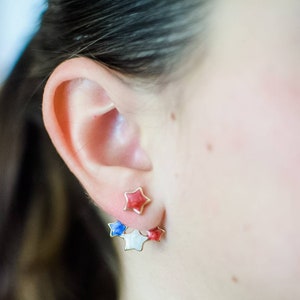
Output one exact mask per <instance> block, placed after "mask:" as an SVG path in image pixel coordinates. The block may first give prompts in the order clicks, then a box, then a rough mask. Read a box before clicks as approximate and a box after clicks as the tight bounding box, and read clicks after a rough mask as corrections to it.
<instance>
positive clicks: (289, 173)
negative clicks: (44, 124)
mask: <svg viewBox="0 0 300 300" xmlns="http://www.w3.org/2000/svg"><path fill="white" fill-rule="evenodd" d="M223 2H224V3H223ZM225 2H226V3H225ZM296 2H297V1H273V2H272V3H271V2H270V1H262V2H259V1H254V2H253V1H243V2H242V3H241V2H239V1H229V2H227V1H219V3H217V4H216V7H215V10H214V13H213V14H212V15H213V17H212V19H211V23H210V24H211V27H210V32H209V33H208V36H209V40H208V44H209V49H208V51H207V56H206V57H205V58H204V60H203V61H202V62H201V63H200V64H199V65H198V66H197V67H195V68H194V69H193V70H192V71H191V72H190V74H189V75H188V76H187V77H186V78H184V79H182V80H181V86H180V89H181V92H180V93H178V85H177V86H176V85H174V86H173V88H174V90H173V92H169V94H168V97H169V98H171V97H173V98H176V101H177V108H178V111H177V112H176V113H174V112H173V113H170V111H171V108H170V109H169V116H170V118H169V119H168V120H167V118H166V121H165V123H164V124H165V125H164V126H165V129H164V130H162V131H161V133H160V136H159V137H157V141H156V142H158V143H159V142H161V143H162V142H163V145H164V147H163V148H164V150H162V149H160V151H158V152H157V160H156V161H155V163H154V165H155V168H154V169H155V170H157V171H156V172H157V174H156V175H157V176H156V177H157V183H156V184H157V185H161V188H162V189H163V190H168V191H167V192H166V199H167V206H166V211H167V228H168V243H170V245H169V247H170V248H172V247H173V248H174V249H179V250H177V251H176V253H173V254H172V255H173V257H172V259H173V260H174V261H180V263H179V264H180V265H181V269H182V271H184V272H186V274H187V281H188V282H189V283H191V282H194V281H195V282H197V281H198V282H206V285H207V286H208V289H210V290H211V291H216V290H218V291H219V292H221V293H222V292H224V294H223V295H227V296H228V299H249V300H250V299H259V300H260V299H264V300H266V299H298V298H299V297H300V288H299V284H298V282H299V279H300V238H299V235H300V231H299V229H300V218H299V211H300V135H299V132H300V85H299V78H300V57H299V53H300V39H299V37H300V26H299V25H300V23H299V18H298V15H299V14H298V13H299V11H300V4H299V3H296ZM237 24H238V25H237ZM170 90H172V89H170ZM172 93H173V94H172ZM170 95H172V96H170ZM178 95H180V97H179V96H178ZM175 116H176V117H175ZM158 154H159V155H158ZM160 174H162V175H160ZM183 245H184V246H183ZM183 255H184V260H182V256H183ZM170 267H171V268H172V266H170ZM195 269H196V272H195V271H192V270H195ZM174 271H175V270H174ZM203 274H205V275H203ZM225 297H226V296H224V298H223V299H227V298H225Z"/></svg>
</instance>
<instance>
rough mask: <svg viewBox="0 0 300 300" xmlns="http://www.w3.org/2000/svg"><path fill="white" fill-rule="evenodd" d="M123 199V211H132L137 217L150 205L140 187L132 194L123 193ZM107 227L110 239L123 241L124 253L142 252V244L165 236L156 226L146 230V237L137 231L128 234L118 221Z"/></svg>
mask: <svg viewBox="0 0 300 300" xmlns="http://www.w3.org/2000/svg"><path fill="white" fill-rule="evenodd" d="M124 197H125V206H124V211H133V212H135V213H136V214H138V215H141V214H142V213H143V212H144V209H145V207H146V206H147V205H149V204H150V203H151V200H150V199H149V198H148V197H147V196H146V195H145V194H144V192H143V189H142V188H141V187H138V188H137V189H136V190H134V191H132V192H125V193H124ZM108 226H109V228H110V236H111V237H120V238H122V239H124V241H125V247H124V250H125V251H127V250H137V251H142V250H143V246H144V243H145V242H146V241H156V242H159V241H160V240H161V237H162V236H163V235H164V234H165V230H163V229H162V228H160V227H158V226H157V227H155V228H153V229H150V230H148V231H147V234H146V235H144V234H142V233H141V232H140V231H139V230H137V229H134V230H133V231H131V232H128V231H127V229H128V227H127V226H126V225H125V224H123V223H121V222H120V221H116V222H114V223H109V224H108Z"/></svg>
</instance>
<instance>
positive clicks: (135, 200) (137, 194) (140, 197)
mask: <svg viewBox="0 0 300 300" xmlns="http://www.w3.org/2000/svg"><path fill="white" fill-rule="evenodd" d="M124 196H125V199H126V204H125V207H124V210H133V211H134V212H135V213H137V214H139V215H140V214H142V212H143V210H144V207H145V205H147V204H149V203H150V202H151V200H150V199H149V198H148V197H146V196H145V194H144V192H143V189H142V188H141V187H139V188H137V189H136V190H135V191H133V192H126V193H124Z"/></svg>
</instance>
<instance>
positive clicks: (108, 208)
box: [43, 58, 164, 230]
mask: <svg viewBox="0 0 300 300" xmlns="http://www.w3.org/2000/svg"><path fill="white" fill-rule="evenodd" d="M138 97H139V95H138V93H137V92H136V91H135V89H133V88H131V87H130V86H129V85H127V84H126V83H125V82H124V81H122V80H121V79H120V77H118V76H117V74H116V73H114V72H113V71H111V70H108V69H107V68H106V67H104V66H102V65H100V64H98V63H97V62H94V61H92V60H90V59H86V58H74V59H71V60H68V61H65V62H63V63H62V64H61V65H59V66H58V67H57V68H56V69H55V71H54V72H53V73H52V75H51V76H50V78H49V80H48V82H47V84H46V87H45V91H44V97H43V118H44V123H45V126H46V129H47V131H48V133H49V136H50V138H51V140H52V142H53V144H54V145H55V147H56V149H57V151H58V152H59V154H60V155H61V157H62V158H63V159H64V161H65V162H66V164H67V165H68V167H69V168H70V170H71V171H72V172H73V173H74V175H75V176H76V177H77V178H78V179H79V181H80V182H81V183H82V185H83V187H84V188H85V189H86V191H87V193H88V194H89V195H90V197H91V198H92V199H93V200H94V201H95V203H96V204H97V205H98V206H100V207H101V208H102V209H103V210H104V211H105V212H106V213H107V214H109V215H111V216H113V217H114V218H116V219H118V220H120V221H121V222H122V223H124V224H126V225H127V226H129V227H132V228H136V229H140V230H145V229H150V228H153V227H156V226H158V225H159V224H160V223H161V222H162V218H163V215H164V208H163V204H162V203H161V202H160V201H158V200H155V199H152V200H153V201H152V202H151V203H150V204H149V205H147V206H146V207H145V210H144V212H143V214H142V215H137V214H136V213H134V212H131V211H124V206H125V197H124V193H125V192H129V191H132V190H134V189H136V188H137V187H139V186H142V187H143V188H144V191H145V194H147V196H148V197H150V198H151V191H150V190H147V187H148V186H149V180H150V178H151V174H152V163H151V157H149V155H148V153H147V151H146V149H144V148H143V147H142V145H141V141H142V140H143V137H142V136H141V132H142V128H141V125H140V123H139V121H138V120H139V115H138V114H139V112H138V110H137V109H136V107H137V105H136V103H138V100H139V99H138Z"/></svg>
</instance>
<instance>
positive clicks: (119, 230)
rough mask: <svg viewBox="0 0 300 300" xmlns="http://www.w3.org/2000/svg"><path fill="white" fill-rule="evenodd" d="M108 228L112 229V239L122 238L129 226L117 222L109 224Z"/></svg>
mask: <svg viewBox="0 0 300 300" xmlns="http://www.w3.org/2000/svg"><path fill="white" fill-rule="evenodd" d="M108 226H109V228H110V236H111V237H114V236H121V235H122V234H123V233H124V232H125V230H126V229H127V226H126V225H124V224H123V223H121V222H120V221H116V222H114V223H108Z"/></svg>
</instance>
